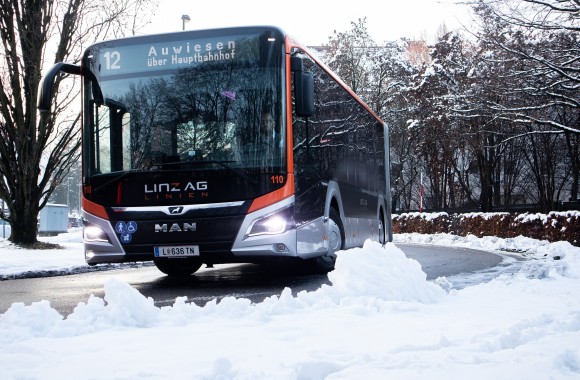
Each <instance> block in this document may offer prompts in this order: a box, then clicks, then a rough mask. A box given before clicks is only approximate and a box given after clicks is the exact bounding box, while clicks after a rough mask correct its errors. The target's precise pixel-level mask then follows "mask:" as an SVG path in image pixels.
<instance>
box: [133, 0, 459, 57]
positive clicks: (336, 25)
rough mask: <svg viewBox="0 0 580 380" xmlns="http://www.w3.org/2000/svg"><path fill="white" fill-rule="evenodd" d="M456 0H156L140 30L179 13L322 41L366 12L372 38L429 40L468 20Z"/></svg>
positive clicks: (166, 23) (209, 23) (176, 24)
mask: <svg viewBox="0 0 580 380" xmlns="http://www.w3.org/2000/svg"><path fill="white" fill-rule="evenodd" d="M456 1H457V0H405V1H376V0H357V1H355V2H353V3H344V2H336V1H312V0H293V1H288V2H286V3H282V2H272V1H265V0H246V1H238V0H236V1H232V0H225V1H182V0H158V4H159V6H158V7H157V9H156V11H155V14H154V15H153V16H152V21H151V24H150V25H149V26H148V27H147V28H146V29H145V30H144V31H143V33H145V34H152V33H162V32H174V31H178V30H181V29H182V28H183V22H182V19H181V16H182V15H188V16H189V17H190V19H191V21H190V22H188V23H186V24H185V28H186V30H192V29H208V28H219V27H226V26H242V25H275V26H279V27H281V28H282V29H284V30H285V31H286V32H287V33H289V34H290V35H292V36H294V37H295V38H296V39H298V40H299V41H301V42H302V43H304V44H305V45H308V46H313V45H314V46H315V45H321V44H324V43H326V42H327V41H328V38H329V37H330V36H332V35H333V33H334V31H335V30H336V31H337V32H346V31H349V30H350V29H351V22H356V21H357V20H358V19H359V18H360V19H362V18H364V17H366V25H367V29H368V31H369V34H370V36H371V37H372V38H373V39H374V40H375V42H377V43H382V42H385V41H393V40H397V39H399V38H401V37H409V38H419V37H422V36H424V37H426V38H428V39H432V38H433V36H435V35H436V32H437V30H438V29H439V27H440V26H441V25H442V24H445V25H446V26H447V28H448V29H455V28H459V27H461V26H462V25H465V24H466V23H468V20H469V16H468V11H467V8H466V7H465V6H463V5H457V4H455V2H456Z"/></svg>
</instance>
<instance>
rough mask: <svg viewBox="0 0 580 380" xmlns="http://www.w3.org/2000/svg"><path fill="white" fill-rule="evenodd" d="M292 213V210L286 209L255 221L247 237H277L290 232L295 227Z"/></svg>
mask: <svg viewBox="0 0 580 380" xmlns="http://www.w3.org/2000/svg"><path fill="white" fill-rule="evenodd" d="M290 211H291V210H290V209H285V210H283V211H280V212H277V213H275V214H271V215H268V216H266V217H263V218H261V219H258V220H256V221H254V223H252V224H251V225H250V227H249V228H248V232H247V233H246V235H247V236H257V235H276V234H281V233H284V232H286V231H288V230H289V229H290V228H292V227H293V226H294V221H293V218H292V213H291V212H290Z"/></svg>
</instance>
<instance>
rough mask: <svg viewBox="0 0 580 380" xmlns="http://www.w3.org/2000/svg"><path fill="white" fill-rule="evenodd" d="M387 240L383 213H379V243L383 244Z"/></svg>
mask: <svg viewBox="0 0 580 380" xmlns="http://www.w3.org/2000/svg"><path fill="white" fill-rule="evenodd" d="M386 242H387V231H386V230H385V214H383V212H382V211H381V212H380V213H379V243H381V244H382V245H385V244H386Z"/></svg>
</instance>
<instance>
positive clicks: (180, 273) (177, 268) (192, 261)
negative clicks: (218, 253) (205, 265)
mask: <svg viewBox="0 0 580 380" xmlns="http://www.w3.org/2000/svg"><path fill="white" fill-rule="evenodd" d="M153 262H154V263H155V266H156V267H157V269H159V270H160V271H161V272H163V273H165V274H166V275H168V276H171V277H186V276H189V275H191V274H193V273H195V272H196V271H197V270H198V269H199V268H201V265H202V263H201V261H199V260H198V259H196V258H190V257H185V258H170V259H168V258H163V259H153Z"/></svg>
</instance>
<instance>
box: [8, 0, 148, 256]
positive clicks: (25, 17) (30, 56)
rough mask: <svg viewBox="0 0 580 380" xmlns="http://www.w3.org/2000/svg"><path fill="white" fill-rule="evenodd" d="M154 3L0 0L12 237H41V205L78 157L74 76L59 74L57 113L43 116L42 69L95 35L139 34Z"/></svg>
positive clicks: (27, 240) (31, 240) (73, 58)
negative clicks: (40, 105)
mask: <svg viewBox="0 0 580 380" xmlns="http://www.w3.org/2000/svg"><path fill="white" fill-rule="evenodd" d="M148 6H150V4H149V0H111V1H108V2H107V3H106V4H105V3H102V2H100V1H94V0H63V1H53V0H0V37H1V39H2V50H0V198H1V199H3V200H5V201H6V205H7V208H8V211H9V215H4V216H3V218H4V219H7V220H8V221H9V222H10V224H11V225H12V235H11V237H10V239H11V240H12V241H13V242H14V243H16V244H21V245H32V244H35V243H37V240H36V236H37V217H38V214H39V211H40V209H42V207H44V205H45V204H46V203H47V201H48V199H49V197H50V195H51V194H52V192H53V191H54V189H55V187H56V186H57V185H58V184H59V183H60V182H62V180H63V178H64V177H65V176H66V174H67V173H68V171H69V169H70V167H71V165H72V164H73V163H75V162H76V161H78V157H79V153H78V150H79V134H80V128H79V125H78V124H79V111H78V107H76V110H75V107H74V106H76V103H75V102H74V100H75V97H74V96H73V95H71V94H74V93H76V91H70V90H71V87H72V86H75V85H76V82H75V81H74V80H69V81H67V82H66V83H65V82H62V81H61V80H62V77H60V78H58V79H57V81H56V83H55V86H54V91H55V94H57V96H55V97H54V100H53V105H52V109H53V112H52V113H50V114H42V115H40V116H39V114H38V112H37V111H36V94H37V92H38V88H39V83H40V80H41V71H42V70H43V68H45V66H46V65H50V64H51V63H54V62H60V61H69V62H73V63H74V62H78V60H79V58H80V55H81V51H82V50H83V49H84V48H85V47H86V45H88V44H89V43H90V42H92V41H95V40H99V39H104V38H108V37H117V36H121V35H123V34H125V33H128V32H132V33H135V31H137V30H138V29H139V28H140V27H141V26H143V22H144V21H145V20H144V19H143V18H142V17H141V14H143V13H145V14H150V12H142V11H143V10H144V8H145V7H148ZM65 86H66V87H65ZM65 89H67V90H68V91H64V90H65ZM73 105H74V106H73Z"/></svg>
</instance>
